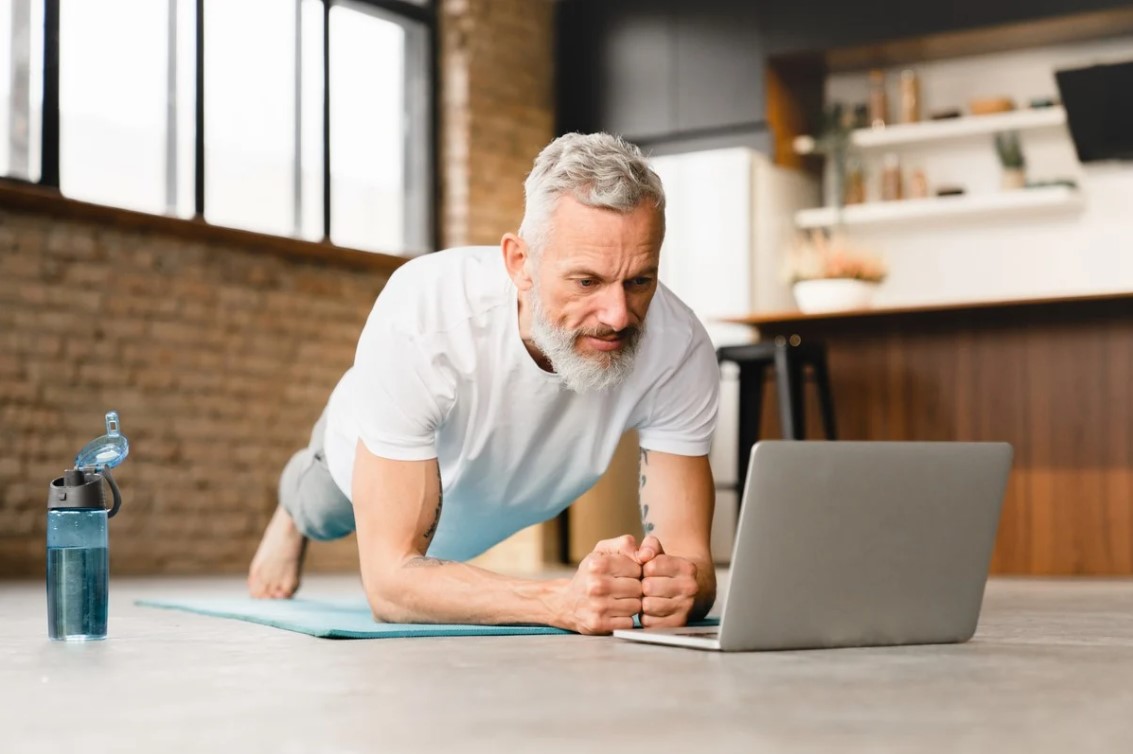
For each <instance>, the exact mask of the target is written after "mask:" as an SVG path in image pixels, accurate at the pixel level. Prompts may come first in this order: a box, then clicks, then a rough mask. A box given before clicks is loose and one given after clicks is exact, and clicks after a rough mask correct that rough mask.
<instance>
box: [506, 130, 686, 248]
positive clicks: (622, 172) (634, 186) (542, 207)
mask: <svg viewBox="0 0 1133 754" xmlns="http://www.w3.org/2000/svg"><path fill="white" fill-rule="evenodd" d="M523 190H524V196H525V206H524V213H523V223H522V224H520V226H519V236H520V238H522V239H523V240H524V241H526V242H527V245H528V246H529V247H530V249H531V255H532V258H533V259H534V260H535V261H536V262H537V261H538V258H539V256H540V255H541V253H542V250H543V246H544V244H545V243H546V241H547V236H548V235H549V234H550V232H551V215H552V213H553V212H554V210H555V205H556V204H557V203H558V199H559V197H560V196H562V195H563V194H569V195H570V196H572V197H574V199H576V200H577V201H579V202H581V203H582V204H585V205H586V206H588V207H596V208H599V209H612V210H616V211H618V212H622V213H628V212H632V211H633V210H635V209H637V207H638V206H639V205H640V204H641V203H642V202H643V201H650V202H652V203H653V206H654V207H656V208H657V210H658V213H659V215H660V218H661V234H662V237H664V233H665V189H664V188H663V187H662V186H661V179H660V178H659V177H658V175H657V174H656V173H655V172H653V170H652V169H651V168H650V167H649V163H648V162H646V160H645V157H644V155H642V153H641V150H640V149H638V148H637V147H636V146H635V145H633V144H630V143H629V142H627V141H625V140H624V139H622V138H621V137H620V136H614V135H611V134H607V133H593V134H579V133H569V134H564V135H562V136H560V137H558V138H557V139H555V140H554V141H552V142H551V143H550V144H548V145H547V146H545V147H544V148H543V151H541V152H540V153H539V156H538V157H536V158H535V166H534V167H533V168H532V170H531V173H530V174H529V175H528V176H527V181H526V182H525V183H524V184H523Z"/></svg>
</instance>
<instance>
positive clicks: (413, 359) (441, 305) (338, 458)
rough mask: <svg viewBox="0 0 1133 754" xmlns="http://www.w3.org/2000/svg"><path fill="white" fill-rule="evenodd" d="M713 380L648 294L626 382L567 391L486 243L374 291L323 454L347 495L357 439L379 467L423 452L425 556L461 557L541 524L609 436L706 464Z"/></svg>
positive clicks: (691, 319) (711, 355)
mask: <svg viewBox="0 0 1133 754" xmlns="http://www.w3.org/2000/svg"><path fill="white" fill-rule="evenodd" d="M719 384H720V374H719V368H718V366H717V363H716V355H715V351H714V349H713V346H712V343H711V341H710V340H709V339H708V335H707V334H706V333H705V331H704V327H703V326H702V325H701V323H700V322H699V321H698V320H697V319H696V316H695V315H694V314H693V313H692V311H691V310H690V309H689V308H688V307H687V306H685V305H684V304H683V303H681V301H680V300H678V299H677V297H676V296H675V295H673V293H672V292H671V291H669V290H668V289H666V288H665V287H664V286H663V285H658V286H657V292H656V294H655V295H654V297H653V301H652V303H651V304H650V307H649V312H648V314H647V315H646V326H645V334H644V336H643V337H642V341H641V344H640V346H639V351H638V354H637V359H636V362H635V365H634V368H633V371H632V373H631V374H630V375H629V376H628V377H627V378H626V380H625V381H624V382H623V383H622V384H621V385H619V386H618V387H617V388H614V389H612V390H609V391H605V392H591V393H585V394H579V393H575V392H574V391H571V390H569V389H567V388H565V387H563V386H562V384H561V381H560V379H559V377H558V375H556V374H553V373H550V372H545V371H543V370H542V369H540V368H539V366H538V365H537V364H536V363H535V361H534V360H533V359H532V358H531V355H530V354H529V353H528V351H527V349H526V347H525V346H524V345H523V342H522V340H521V339H520V336H519V317H518V306H517V291H516V288H515V285H514V284H513V283H512V281H511V279H510V278H509V277H508V275H507V272H506V269H505V267H504V264H503V256H502V252H501V251H500V249H499V247H496V246H485V247H466V248H457V249H450V250H447V251H441V252H437V253H434V254H429V255H427V256H423V257H419V258H417V259H414V260H412V261H411V262H408V263H406V264H404V265H402V266H401V267H400V268H398V270H397V271H396V272H395V273H394V274H393V275H392V276H391V277H390V279H389V282H388V283H387V284H386V286H385V288H384V289H383V290H382V292H381V294H380V295H379V296H378V299H377V302H376V303H375V304H374V308H373V311H372V312H371V313H370V316H369V319H368V320H367V322H366V325H365V327H364V328H363V330H362V335H361V337H360V339H359V342H358V350H357V353H356V355H355V360H354V366H353V367H352V368H351V369H349V370H348V371H347V372H346V374H345V375H344V376H343V377H342V379H341V381H340V382H339V384H338V386H337V387H336V388H335V390H334V392H333V393H332V395H331V398H330V403H329V406H328V410H327V430H326V459H327V463H328V465H329V467H330V472H331V476H332V477H333V478H334V480H335V482H336V483H337V484H338V486H339V487H340V488H341V489H342V490H343V492H344V493H346V496H347V497H350V495H351V477H352V474H353V465H354V449H355V446H356V444H357V441H358V439H359V438H361V439H362V441H363V442H364V443H365V445H366V447H367V448H368V449H369V450H370V452H371V453H373V454H375V455H377V456H381V457H383V458H389V459H392V460H407V461H410V460H426V459H430V458H437V459H438V463H439V466H440V472H441V481H442V485H443V490H444V500H443V509H442V513H441V520H440V524H439V525H438V526H437V531H436V534H435V536H434V538H433V542H432V545H431V546H430V547H429V554H430V555H433V556H436V557H441V558H446V559H452V560H465V559H468V558H471V557H474V556H476V555H478V554H480V553H481V552H483V551H484V550H486V549H488V548H489V547H491V546H492V545H494V544H496V543H498V542H500V541H502V540H504V539H506V538H507V537H509V536H511V535H512V534H514V533H515V532H517V531H519V530H520V529H523V528H525V527H527V526H529V525H531V524H535V523H538V522H540V521H546V520H547V519H549V518H552V517H554V516H555V515H557V514H558V513H559V512H560V511H562V510H563V509H564V508H566V507H567V506H568V505H570V503H571V502H573V501H574V500H575V499H576V498H577V497H578V496H579V495H581V494H582V493H583V492H585V491H586V490H587V489H589V488H590V487H591V486H592V485H593V484H594V482H596V481H597V480H598V478H599V477H600V476H601V475H602V473H603V472H604V471H605V470H606V468H607V466H608V465H609V463H610V459H611V458H612V457H613V454H614V450H615V449H616V448H617V445H618V442H619V440H620V439H621V436H622V435H623V434H624V433H625V431H626V430H628V429H636V430H637V431H638V433H639V437H640V441H641V446H642V447H643V448H647V449H650V450H657V451H661V452H665V453H674V454H678V455H689V456H694V455H707V453H708V450H709V446H710V444H711V441H712V433H713V430H714V429H715V426H716V407H717V400H718V393H719Z"/></svg>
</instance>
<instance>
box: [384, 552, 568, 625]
mask: <svg viewBox="0 0 1133 754" xmlns="http://www.w3.org/2000/svg"><path fill="white" fill-rule="evenodd" d="M363 577H364V578H363V581H364V583H365V585H366V596H367V599H368V600H369V603H370V608H371V609H372V610H373V612H374V617H375V618H377V619H378V620H382V621H386V622H390V623H473V624H481V625H502V624H509V623H541V624H546V625H552V626H558V627H560V628H567V627H568V626H566V625H565V623H564V616H563V615H562V614H561V613H562V609H561V606H560V604H559V601H558V600H557V597H558V596H559V595H560V594H561V593H562V591H563V588H564V586H565V584H566V582H565V581H564V580H561V579H556V580H537V579H519V578H512V577H508V576H503V575H501V574H497V573H493V572H491V571H488V570H485V569H483V568H477V567H476V566H471V565H468V564H466V563H458V562H453V561H446V560H437V559H436V558H428V557H424V556H415V557H411V558H406V559H405V560H403V561H402V562H401V563H399V564H397V565H394V566H392V567H390V568H387V569H385V570H384V572H383V571H379V570H378V569H377V568H376V567H370V568H369V571H368V572H367V566H366V564H363Z"/></svg>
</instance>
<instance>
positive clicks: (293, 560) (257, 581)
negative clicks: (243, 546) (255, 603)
mask: <svg viewBox="0 0 1133 754" xmlns="http://www.w3.org/2000/svg"><path fill="white" fill-rule="evenodd" d="M306 550H307V538H306V537H304V536H303V535H302V534H300V533H299V530H298V529H297V528H295V522H294V521H292V520H291V516H289V515H288V514H287V511H285V510H283V508H282V507H280V508H276V509H275V515H273V516H272V517H271V521H269V522H268V526H267V529H265V530H264V538H263V539H261V540H260V546H259V547H258V548H257V549H256V555H255V557H253V558H252V566H251V567H250V568H249V569H248V593H249V594H251V595H252V596H253V597H255V598H257V599H276V600H278V599H287V598H289V597H291V595H293V594H295V591H296V590H297V589H298V588H299V574H300V571H302V570H303V554H304V553H305V552H306Z"/></svg>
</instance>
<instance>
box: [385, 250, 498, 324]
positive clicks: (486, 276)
mask: <svg viewBox="0 0 1133 754" xmlns="http://www.w3.org/2000/svg"><path fill="white" fill-rule="evenodd" d="M509 283H510V280H509V278H508V277H507V272H506V270H505V269H504V265H503V259H502V256H501V253H500V250H499V248H498V247H494V246H459V247H454V248H450V249H444V250H442V251H436V252H432V253H430V254H425V255H422V256H419V257H416V258H414V259H412V260H410V261H408V262H406V263H405V264H403V265H402V266H401V267H399V268H398V269H397V270H396V271H395V272H394V273H393V275H391V276H390V278H389V280H388V281H387V282H386V285H385V287H384V288H383V289H382V291H381V293H380V294H379V296H378V302H379V303H378V308H379V309H380V310H382V313H383V316H385V317H390V318H393V319H394V320H395V321H396V322H397V323H398V324H399V325H400V326H402V327H403V328H405V329H407V330H409V331H411V332H414V333H417V334H424V333H429V332H442V331H445V330H447V329H450V328H452V327H457V326H459V325H460V324H461V323H463V322H466V321H467V320H469V319H474V318H476V317H478V316H480V315H482V314H483V313H485V312H487V311H491V310H492V309H494V308H495V307H498V306H499V304H500V303H501V302H502V301H504V300H505V299H506V293H507V290H508V284H509Z"/></svg>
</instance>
